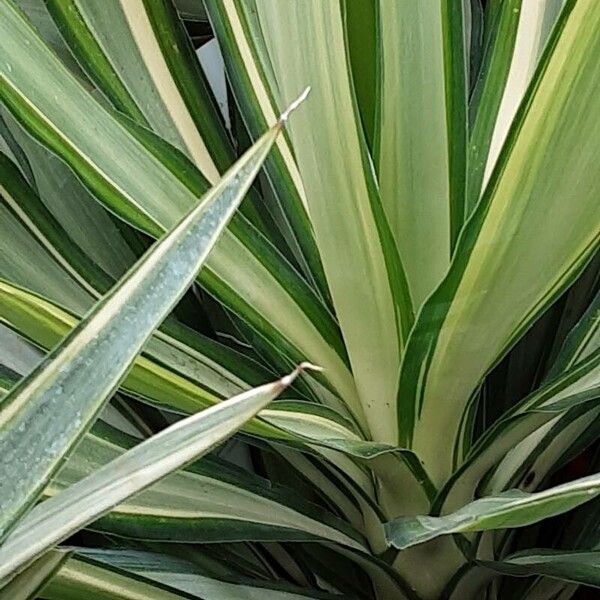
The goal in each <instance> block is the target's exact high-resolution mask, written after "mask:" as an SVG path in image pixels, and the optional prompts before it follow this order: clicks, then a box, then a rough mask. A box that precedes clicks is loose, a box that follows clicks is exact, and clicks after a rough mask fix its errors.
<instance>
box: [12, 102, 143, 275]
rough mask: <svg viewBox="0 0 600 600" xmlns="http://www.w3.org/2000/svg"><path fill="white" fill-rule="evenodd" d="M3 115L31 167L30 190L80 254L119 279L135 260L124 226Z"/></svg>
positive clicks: (56, 160) (50, 154) (64, 169)
mask: <svg viewBox="0 0 600 600" xmlns="http://www.w3.org/2000/svg"><path fill="white" fill-rule="evenodd" d="M3 112H4V113H5V115H6V116H5V119H6V123H7V127H8V128H9V129H10V132H11V133H12V135H13V136H14V139H15V140H16V142H18V144H19V147H20V148H21V150H22V151H23V152H24V155H25V156H26V158H27V161H28V164H29V165H30V169H31V172H32V180H31V181H32V183H30V185H31V187H32V189H33V191H34V192H36V193H37V195H38V196H39V198H40V200H41V202H42V203H43V204H44V205H45V207H46V209H47V210H48V211H49V212H50V213H52V216H53V217H54V219H55V220H56V221H58V222H59V224H60V225H61V227H62V228H63V229H64V230H65V233H66V234H67V236H68V237H69V238H70V239H72V240H73V242H74V243H75V244H77V246H79V248H80V249H81V251H83V252H84V253H85V254H87V256H88V258H89V259H90V260H92V261H93V262H95V263H96V264H97V265H98V266H99V267H100V268H101V269H102V270H104V271H105V272H106V273H107V274H109V275H111V276H112V277H113V278H115V279H118V278H120V277H121V276H122V275H123V274H124V273H125V271H126V270H127V269H128V268H129V267H130V266H131V265H132V264H133V263H134V262H135V259H136V253H135V252H134V249H132V247H130V246H129V244H128V239H129V238H127V239H126V238H125V237H124V235H123V233H122V231H120V230H119V226H120V227H122V228H125V227H127V226H126V225H124V224H122V223H119V225H118V224H117V222H116V221H117V219H115V218H114V217H113V216H112V215H111V214H110V213H109V212H108V211H107V210H106V209H105V208H104V206H102V205H101V204H100V203H98V202H97V201H96V200H95V199H94V198H93V197H92V195H91V194H90V193H89V192H88V190H87V189H86V188H85V187H84V186H83V185H82V183H81V182H80V181H79V180H78V179H77V177H76V176H75V175H74V173H73V172H72V171H71V170H70V169H69V168H68V167H67V165H65V164H64V163H63V162H62V161H61V160H59V159H58V158H57V157H56V156H54V155H53V154H52V153H50V152H49V151H48V150H46V148H44V147H43V146H40V144H38V143H37V142H36V141H35V140H34V139H32V138H31V137H30V136H29V135H28V134H27V133H26V132H25V131H24V130H23V128H22V127H20V126H19V125H18V123H17V122H16V121H15V120H14V118H13V117H12V116H11V115H10V113H8V111H6V110H5V109H3ZM67 258H68V257H67Z"/></svg>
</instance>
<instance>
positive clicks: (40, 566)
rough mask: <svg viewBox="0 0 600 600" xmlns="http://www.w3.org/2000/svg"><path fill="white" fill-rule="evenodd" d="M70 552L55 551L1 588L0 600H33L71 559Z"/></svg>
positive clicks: (45, 555)
mask: <svg viewBox="0 0 600 600" xmlns="http://www.w3.org/2000/svg"><path fill="white" fill-rule="evenodd" d="M69 554H70V553H69V552H65V551H53V552H48V553H47V554H44V555H43V556H41V557H40V558H38V559H37V560H36V561H35V562H34V563H33V564H32V565H30V566H29V567H28V568H27V569H25V570H24V571H23V572H22V573H19V574H18V575H16V576H15V577H13V578H12V579H11V580H10V581H9V582H8V584H6V585H4V586H2V587H0V600H33V599H35V598H37V597H38V595H39V593H40V591H41V590H42V589H43V588H44V587H45V585H46V584H47V583H48V581H50V580H52V578H53V577H54V576H55V575H56V573H57V572H58V571H60V569H61V568H62V566H63V565H64V563H65V562H66V561H67V560H68V558H69Z"/></svg>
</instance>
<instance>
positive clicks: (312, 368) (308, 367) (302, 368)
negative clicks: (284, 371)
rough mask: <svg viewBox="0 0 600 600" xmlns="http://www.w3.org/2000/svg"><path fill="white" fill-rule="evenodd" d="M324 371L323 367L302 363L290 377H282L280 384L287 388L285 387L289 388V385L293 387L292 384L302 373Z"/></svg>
mask: <svg viewBox="0 0 600 600" xmlns="http://www.w3.org/2000/svg"><path fill="white" fill-rule="evenodd" d="M322 370H323V368H322V367H319V366H317V365H313V364H312V363H309V362H302V363H300V364H299V365H298V366H297V367H296V368H295V369H294V370H293V371H292V372H291V373H290V374H289V375H286V376H285V377H282V378H281V379H280V380H279V384H280V385H281V386H282V387H284V388H285V387H288V386H289V385H291V384H292V382H293V381H294V379H296V377H298V375H300V373H303V372H304V371H322Z"/></svg>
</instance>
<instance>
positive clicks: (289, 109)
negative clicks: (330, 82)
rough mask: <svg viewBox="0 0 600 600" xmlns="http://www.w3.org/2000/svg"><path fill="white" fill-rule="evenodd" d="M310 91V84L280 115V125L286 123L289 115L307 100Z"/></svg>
mask: <svg viewBox="0 0 600 600" xmlns="http://www.w3.org/2000/svg"><path fill="white" fill-rule="evenodd" d="M309 92H310V86H308V87H307V88H306V89H305V90H304V91H303V92H302V93H301V94H300V95H299V96H298V97H297V98H296V99H295V100H294V101H293V102H292V103H291V104H290V105H289V106H288V107H287V108H286V109H285V110H284V111H283V112H282V113H281V116H280V117H279V121H278V124H279V125H280V126H283V125H285V122H286V121H287V120H288V118H289V116H290V115H291V114H292V113H293V112H294V111H295V110H296V109H297V108H298V107H299V106H300V105H301V104H302V103H303V102H304V101H305V100H306V97H307V96H308V94H309Z"/></svg>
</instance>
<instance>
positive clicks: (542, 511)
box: [385, 474, 600, 550]
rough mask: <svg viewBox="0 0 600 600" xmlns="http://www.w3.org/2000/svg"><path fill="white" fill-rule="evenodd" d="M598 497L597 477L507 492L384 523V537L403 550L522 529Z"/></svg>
mask: <svg viewBox="0 0 600 600" xmlns="http://www.w3.org/2000/svg"><path fill="white" fill-rule="evenodd" d="M599 495H600V475H598V474H596V475H590V476H589V477H583V478H581V479H576V480H575V481H571V482H569V483H565V484H563V485H558V486H556V487H553V488H550V489H548V490H545V491H543V492H536V493H534V494H528V493H526V492H522V491H520V490H508V491H507V492H503V493H502V494H498V495H496V496H488V497H485V498H481V499H480V500H475V501H474V502H471V503H470V504H467V505H466V506H463V507H462V508H460V509H459V510H457V511H456V512H453V513H451V514H449V515H446V516H443V517H428V516H421V517H414V518H410V517H409V518H400V519H395V520H394V521H390V522H388V523H386V525H385V530H386V537H387V540H388V542H389V543H390V544H391V545H392V546H394V547H395V548H398V549H399V550H404V549H406V548H410V547H411V546H414V545H416V544H422V543H423V542H426V541H428V540H433V539H435V538H437V537H438V536H440V535H447V534H451V533H466V532H470V531H488V530H490V529H506V528H509V527H524V526H525V525H531V524H533V523H537V522H538V521H542V520H544V519H548V518H550V517H553V516H555V515H560V514H562V513H564V512H567V511H569V510H572V509H573V508H575V507H577V506H579V505H581V504H583V503H585V502H589V501H590V500H592V499H594V498H596V497H597V496H599Z"/></svg>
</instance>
